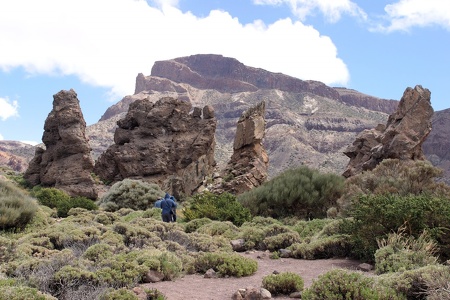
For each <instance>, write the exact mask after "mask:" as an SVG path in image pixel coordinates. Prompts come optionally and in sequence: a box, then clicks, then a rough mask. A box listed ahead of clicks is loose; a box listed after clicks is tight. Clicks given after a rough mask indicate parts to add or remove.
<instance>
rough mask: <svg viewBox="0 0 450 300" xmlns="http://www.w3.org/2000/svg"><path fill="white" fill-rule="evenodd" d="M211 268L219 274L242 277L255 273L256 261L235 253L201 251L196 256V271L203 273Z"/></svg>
mask: <svg viewBox="0 0 450 300" xmlns="http://www.w3.org/2000/svg"><path fill="white" fill-rule="evenodd" d="M211 268H212V269H214V271H216V272H218V273H219V274H220V275H221V276H234V277H242V276H249V275H252V274H253V273H255V272H256V270H257V269H258V263H257V262H256V261H255V260H253V259H250V258H246V257H244V256H242V255H239V254H237V253H224V252H214V253H203V254H201V255H199V256H198V257H197V258H196V261H195V269H196V271H197V272H202V273H204V272H206V271H207V270H209V269H211Z"/></svg>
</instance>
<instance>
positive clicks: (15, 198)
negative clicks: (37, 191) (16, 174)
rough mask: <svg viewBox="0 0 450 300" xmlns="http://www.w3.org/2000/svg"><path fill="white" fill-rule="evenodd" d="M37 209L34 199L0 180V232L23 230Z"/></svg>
mask: <svg viewBox="0 0 450 300" xmlns="http://www.w3.org/2000/svg"><path fill="white" fill-rule="evenodd" d="M37 209H38V206H37V205H36V202H35V200H34V199H32V198H31V197H29V196H28V195H26V194H25V193H24V192H22V191H21V190H20V189H19V188H17V187H16V186H15V185H13V184H11V183H9V182H7V181H4V180H0V230H7V229H12V230H15V231H18V230H23V229H24V228H25V227H26V226H27V224H29V223H30V222H31V220H32V219H33V217H34V215H35V214H36V211H37Z"/></svg>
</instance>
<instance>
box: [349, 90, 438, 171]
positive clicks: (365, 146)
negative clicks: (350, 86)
mask: <svg viewBox="0 0 450 300" xmlns="http://www.w3.org/2000/svg"><path fill="white" fill-rule="evenodd" d="M430 96H431V93H430V91H429V90H428V89H424V88H422V86H420V85H417V86H416V87H415V88H414V89H412V88H407V89H406V90H405V92H404V93H403V97H402V99H401V100H400V103H399V105H398V108H397V111H396V112H394V113H393V114H392V115H390V116H389V118H388V121H387V123H386V125H385V126H384V125H381V124H380V125H378V126H377V127H376V128H375V129H372V130H364V131H363V132H362V133H361V134H360V135H358V137H357V138H356V140H355V142H353V144H352V145H351V146H350V147H348V148H347V150H346V151H345V152H344V154H345V155H347V156H348V157H349V158H350V161H349V163H348V166H347V169H346V170H345V171H344V173H343V175H344V176H345V177H350V176H353V175H355V174H358V173H361V172H362V171H365V170H372V169H374V168H375V167H376V166H377V165H378V164H379V163H380V162H381V161H382V160H384V159H387V158H397V159H401V160H424V159H425V156H424V154H423V151H422V144H423V143H424V141H425V139H426V138H427V136H428V134H429V133H430V132H431V127H432V126H431V118H432V116H433V108H432V107H431V103H430Z"/></svg>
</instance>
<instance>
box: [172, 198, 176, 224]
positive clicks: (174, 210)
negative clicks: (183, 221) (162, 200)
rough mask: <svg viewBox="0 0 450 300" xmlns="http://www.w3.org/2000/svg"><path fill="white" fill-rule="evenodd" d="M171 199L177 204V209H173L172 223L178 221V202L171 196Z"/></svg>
mask: <svg viewBox="0 0 450 300" xmlns="http://www.w3.org/2000/svg"><path fill="white" fill-rule="evenodd" d="M170 199H171V200H172V201H173V202H174V203H175V207H173V208H172V222H176V221H177V200H176V199H175V197H174V196H170Z"/></svg>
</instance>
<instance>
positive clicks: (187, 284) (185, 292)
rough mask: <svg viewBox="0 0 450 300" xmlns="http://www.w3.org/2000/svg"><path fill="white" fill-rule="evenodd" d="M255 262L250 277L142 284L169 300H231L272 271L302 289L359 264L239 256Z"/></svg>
mask: <svg viewBox="0 0 450 300" xmlns="http://www.w3.org/2000/svg"><path fill="white" fill-rule="evenodd" d="M242 255H243V256H246V257H250V258H253V259H255V260H256V261H257V262H258V271H257V272H256V273H255V274H253V275H252V276H247V277H242V278H234V277H233V278H214V279H212V278H204V277H203V275H199V274H195V275H186V276H184V277H183V278H178V279H176V280H175V281H162V282H157V283H149V284H143V285H142V286H141V287H143V288H146V289H158V290H159V291H161V292H162V293H163V294H164V295H166V297H167V299H168V300H184V299H186V300H230V299H231V296H232V295H233V293H234V292H235V291H237V290H238V289H240V288H246V287H250V286H252V287H261V284H262V279H263V277H264V276H266V275H270V274H272V273H273V271H278V272H293V273H297V274H299V275H300V276H301V277H302V278H303V280H304V282H305V287H308V286H310V285H311V283H312V281H313V279H317V277H318V276H319V275H321V274H324V273H326V272H327V271H329V270H331V269H333V268H345V269H350V270H356V269H357V266H358V265H359V264H360V262H359V261H354V260H349V259H319V260H301V259H292V258H281V259H270V258H269V254H267V253H264V252H252V253H245V254H242ZM275 299H277V300H285V299H291V298H289V297H287V296H284V297H276V298H275Z"/></svg>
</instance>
